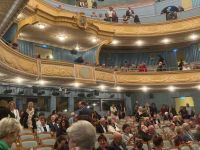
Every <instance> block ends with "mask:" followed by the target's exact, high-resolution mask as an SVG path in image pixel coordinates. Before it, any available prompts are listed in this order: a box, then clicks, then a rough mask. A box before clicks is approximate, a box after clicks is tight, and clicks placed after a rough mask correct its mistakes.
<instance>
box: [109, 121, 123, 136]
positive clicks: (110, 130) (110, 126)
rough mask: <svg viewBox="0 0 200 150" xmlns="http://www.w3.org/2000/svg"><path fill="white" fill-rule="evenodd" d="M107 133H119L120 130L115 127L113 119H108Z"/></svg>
mask: <svg viewBox="0 0 200 150" xmlns="http://www.w3.org/2000/svg"><path fill="white" fill-rule="evenodd" d="M107 127H108V132H109V133H114V132H119V131H120V129H119V128H118V127H117V124H116V122H115V121H114V120H113V119H108V126H107Z"/></svg>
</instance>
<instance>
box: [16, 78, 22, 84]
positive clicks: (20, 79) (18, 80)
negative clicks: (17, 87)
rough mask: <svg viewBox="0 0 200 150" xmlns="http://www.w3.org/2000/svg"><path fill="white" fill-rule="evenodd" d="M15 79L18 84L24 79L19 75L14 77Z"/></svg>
mask: <svg viewBox="0 0 200 150" xmlns="http://www.w3.org/2000/svg"><path fill="white" fill-rule="evenodd" d="M15 81H16V82H17V83H18V84H21V83H22V82H23V81H24V79H22V78H20V77H17V78H15Z"/></svg>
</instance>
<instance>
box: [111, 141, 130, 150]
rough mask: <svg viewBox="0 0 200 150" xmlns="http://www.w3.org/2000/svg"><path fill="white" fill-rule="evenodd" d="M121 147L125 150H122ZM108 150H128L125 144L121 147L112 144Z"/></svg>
mask: <svg viewBox="0 0 200 150" xmlns="http://www.w3.org/2000/svg"><path fill="white" fill-rule="evenodd" d="M121 147H122V148H123V149H121ZM108 150H127V148H126V145H125V144H124V143H122V144H121V146H118V145H116V144H115V143H114V142H112V143H111V144H110V146H109V147H108Z"/></svg>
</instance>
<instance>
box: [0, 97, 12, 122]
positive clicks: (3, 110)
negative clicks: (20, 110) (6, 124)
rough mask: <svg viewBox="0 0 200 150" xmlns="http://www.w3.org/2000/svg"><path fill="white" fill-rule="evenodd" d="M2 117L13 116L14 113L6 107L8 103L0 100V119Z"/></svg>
mask: <svg viewBox="0 0 200 150" xmlns="http://www.w3.org/2000/svg"><path fill="white" fill-rule="evenodd" d="M4 117H12V118H15V115H14V114H13V113H12V112H11V111H10V109H9V108H8V103H7V102H6V101H4V100H1V101H0V120H1V119H3V118H4Z"/></svg>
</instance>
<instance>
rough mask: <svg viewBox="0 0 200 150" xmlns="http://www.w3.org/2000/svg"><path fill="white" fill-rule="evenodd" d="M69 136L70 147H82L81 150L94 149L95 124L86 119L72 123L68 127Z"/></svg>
mask: <svg viewBox="0 0 200 150" xmlns="http://www.w3.org/2000/svg"><path fill="white" fill-rule="evenodd" d="M67 133H68V137H69V141H68V142H69V149H70V150H71V149H73V148H76V147H78V148H80V150H92V149H93V148H94V146H95V142H96V130H95V128H94V126H93V125H92V124H91V123H90V122H88V121H85V120H80V121H77V122H75V123H74V124H72V125H71V126H70V127H69V128H68V129H67Z"/></svg>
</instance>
